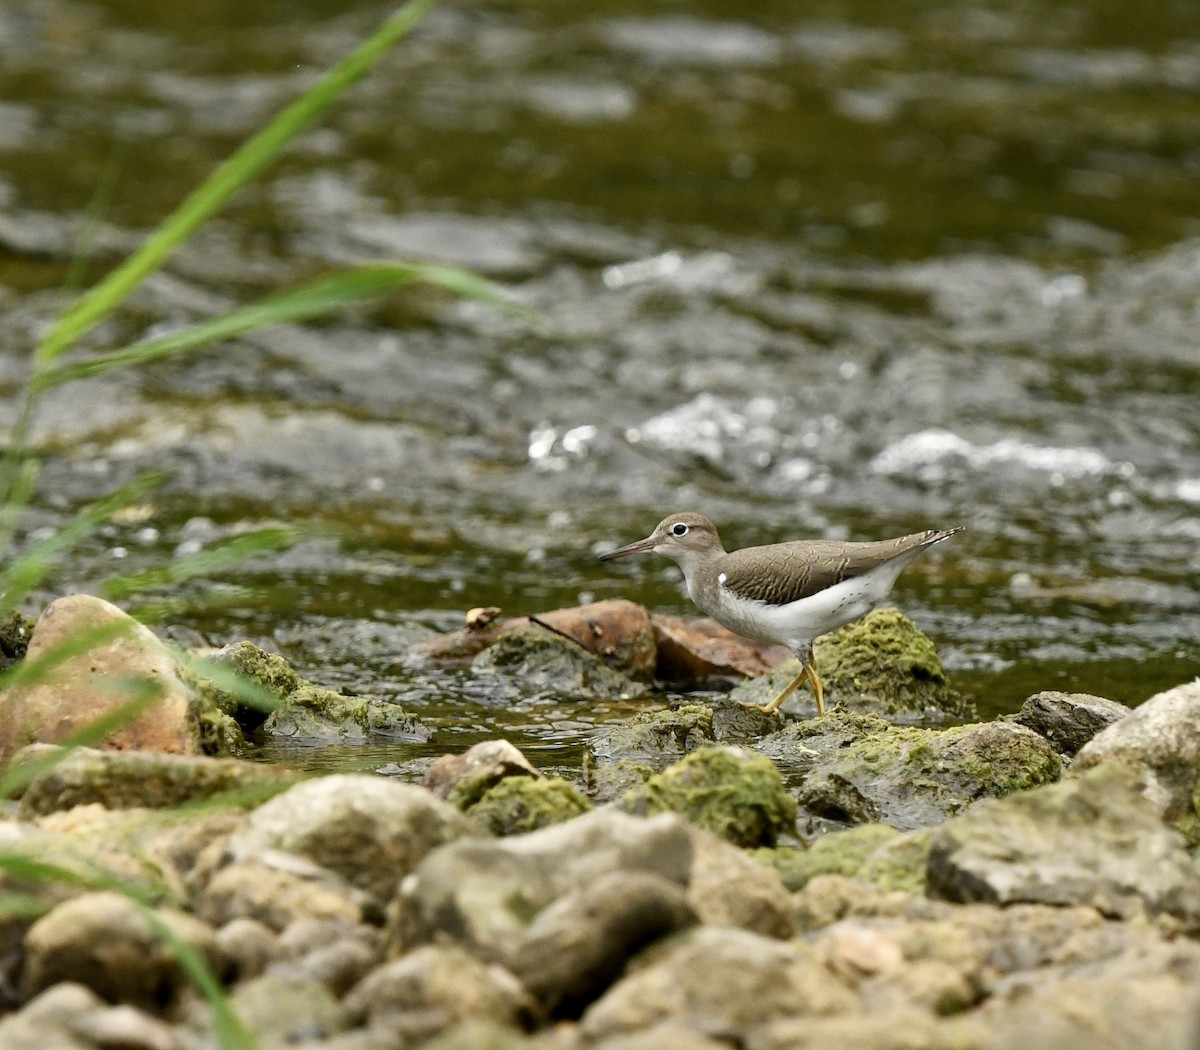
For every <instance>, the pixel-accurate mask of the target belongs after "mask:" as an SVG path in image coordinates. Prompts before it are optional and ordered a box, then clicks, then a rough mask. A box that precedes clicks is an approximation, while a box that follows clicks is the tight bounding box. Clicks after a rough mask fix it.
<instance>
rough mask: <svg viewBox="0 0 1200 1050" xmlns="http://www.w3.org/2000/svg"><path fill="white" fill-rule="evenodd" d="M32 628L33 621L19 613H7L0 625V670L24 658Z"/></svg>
mask: <svg viewBox="0 0 1200 1050" xmlns="http://www.w3.org/2000/svg"><path fill="white" fill-rule="evenodd" d="M33 628H34V621H33V620H31V619H29V617H27V616H22V615H21V614H20V613H19V612H11V613H9V614H8V618H7V619H5V620H4V622H3V623H0V670H2V669H3V668H5V667H10V666H11V665H12V664H15V663H18V662H19V661H21V660H23V659H24V658H25V650H26V649H28V648H29V636H30V635H32V634H33Z"/></svg>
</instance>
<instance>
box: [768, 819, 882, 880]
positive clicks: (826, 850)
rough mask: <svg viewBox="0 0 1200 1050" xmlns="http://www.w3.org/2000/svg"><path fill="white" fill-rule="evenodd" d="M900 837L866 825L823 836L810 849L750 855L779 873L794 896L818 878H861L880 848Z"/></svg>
mask: <svg viewBox="0 0 1200 1050" xmlns="http://www.w3.org/2000/svg"><path fill="white" fill-rule="evenodd" d="M899 835H900V832H898V831H897V830H896V829H895V828H891V827H888V826H887V825H886V824H863V825H861V826H859V827H856V828H847V829H846V830H845V831H831V832H830V833H829V834H828V835H822V836H821V838H819V839H817V840H816V841H815V842H813V843H812V845H810V846H809V847H808V848H807V849H794V848H792V847H788V846H777V847H775V848H774V849H766V848H761V849H756V850H752V851H751V853H750V855H751V856H752V857H753V858H754V859H755V860H757V861H758V862H759V863H760V864H764V865H766V866H767V867H769V868H773V869H774V870H775V871H777V872H778V873H779V876H780V878H781V879H783V884H784V885H785V886H786V887H787V888H788V889H789V890H791V891H793V892H795V891H796V890H799V889H803V888H804V886H805V884H806V883H807V882H808V880H809V879H811V878H813V877H814V876H816V875H858V873H859V872H860V871H861V869H862V867H863V865H864V864H865V863H866V862H867V859H868V858H869V857H870V856H871V855H872V854H873V853H875V851H876V850H878V849H879V847H880V846H883V845H885V844H886V843H888V842H890V841H892V840H893V839H895V838H897V837H899Z"/></svg>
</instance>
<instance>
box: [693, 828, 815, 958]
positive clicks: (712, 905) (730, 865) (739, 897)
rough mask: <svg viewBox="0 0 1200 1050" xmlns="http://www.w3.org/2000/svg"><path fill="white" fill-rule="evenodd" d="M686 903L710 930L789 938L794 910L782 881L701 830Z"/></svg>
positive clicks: (697, 834)
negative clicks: (731, 928)
mask: <svg viewBox="0 0 1200 1050" xmlns="http://www.w3.org/2000/svg"><path fill="white" fill-rule="evenodd" d="M692 850H693V853H692V877H691V880H690V882H689V884H688V891H687V899H688V902H689V903H690V904H691V906H692V907H693V908H694V909H695V911H696V914H697V915H698V916H699V918H700V921H701V922H703V923H704V924H705V925H708V926H737V927H739V928H740V929H743V930H750V931H751V932H753V933H761V934H763V935H764V936H766V937H790V936H791V935H792V926H793V922H792V915H793V911H794V909H795V906H794V904H793V902H792V895H791V894H790V893H789V892H788V891H787V889H786V888H785V887H784V885H783V882H782V880H781V879H780V878H779V875H778V874H777V873H776V872H775V871H772V870H771V869H770V868H768V867H765V866H763V865H762V864H759V863H758V862H757V861H755V860H753V859H751V857H750V856H749V854H747V853H746V851H745V850H741V849H738V848H737V847H736V846H731V845H730V844H729V843H728V842H726V841H725V840H724V839H721V838H718V837H717V836H716V835H712V834H710V833H708V832H706V831H702V830H700V829H699V828H696V829H694V830H693V832H692Z"/></svg>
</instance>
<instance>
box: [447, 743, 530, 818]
mask: <svg viewBox="0 0 1200 1050" xmlns="http://www.w3.org/2000/svg"><path fill="white" fill-rule="evenodd" d="M541 775H542V774H541V773H540V772H539V771H538V770H537V769H536V768H535V767H534V765H533V763H532V762H530V761H529V759H527V758H526V757H525V756H524V755H523V754H522V753H521V752H520V750H518V749H517V748H515V747H513V745H512V744H510V743H509V742H508V741H507V740H484V741H481V742H480V743H478V744H475V745H474V746H473V747H469V748H467V750H466V751H464V752H463V753H462V754H460V755H442V757H441V758H439V759H438V760H437V761H436V762H434V764H433V765H432V766H430V767H429V770H428V771H427V772H426V774H425V780H424V782H423V786H424V787H427V788H428V789H429V790H430V791H432V792H433V793H434V794H435V795H437V797H438V798H444V799H446V800H447V801H449V802H450V803H451V804H452V805H454V806H457V807H458V808H459V809H466V808H467V807H468V806H471V805H473V804H474V803H475V802H477V801H478V800H479V799H480V798H482V797H483V796H484V794H485V793H486V792H487V791H488V789H489V788H493V787H495V786H496V785H497V784H498V783H500V781H501V780H503V779H504V778H505V777H535V778H536V777H540V776H541Z"/></svg>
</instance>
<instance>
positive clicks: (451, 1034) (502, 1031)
mask: <svg viewBox="0 0 1200 1050" xmlns="http://www.w3.org/2000/svg"><path fill="white" fill-rule="evenodd" d="M411 1045H412V1044H411V1043H405V1044H404V1046H403V1047H395V1048H388V1050H408V1047H409V1046H411ZM578 1045H579V1044H578V1040H577V1039H575V1038H574V1036H573V1035H572V1034H571V1033H570V1032H569V1030H568V1029H567V1026H565V1025H563V1026H559V1027H558V1028H556V1029H555V1030H553V1031H549V1032H545V1033H538V1034H534V1035H526V1034H525V1033H524V1032H521V1031H518V1030H517V1029H515V1028H512V1027H511V1026H509V1025H504V1024H501V1023H500V1022H499V1021H493V1020H490V1019H488V1018H483V1017H471V1018H467V1019H466V1020H464V1021H459V1022H457V1023H455V1024H450V1025H448V1026H447V1027H446V1028H445V1029H444V1030H443V1031H441V1032H440V1033H439V1034H438V1035H436V1036H434V1037H433V1038H432V1039H430V1040H429V1041H428V1042H424V1043H422V1044H421V1050H576V1048H577V1047H578ZM338 1050H341V1048H338Z"/></svg>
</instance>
